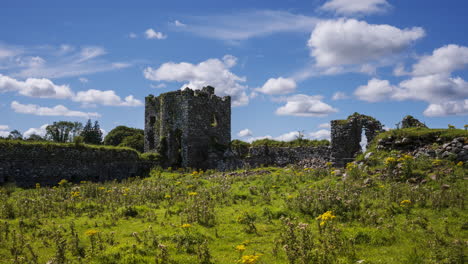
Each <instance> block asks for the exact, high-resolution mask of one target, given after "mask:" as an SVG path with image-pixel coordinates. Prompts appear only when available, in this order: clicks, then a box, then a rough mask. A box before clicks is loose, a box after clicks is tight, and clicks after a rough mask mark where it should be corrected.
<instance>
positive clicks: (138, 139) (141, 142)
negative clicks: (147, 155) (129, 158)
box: [118, 133, 145, 152]
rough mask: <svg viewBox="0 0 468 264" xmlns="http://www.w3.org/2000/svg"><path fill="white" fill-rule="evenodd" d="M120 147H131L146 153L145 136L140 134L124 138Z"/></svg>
mask: <svg viewBox="0 0 468 264" xmlns="http://www.w3.org/2000/svg"><path fill="white" fill-rule="evenodd" d="M118 146H119V147H129V148H133V149H136V150H138V151H139V152H144V151H145V149H144V148H145V136H144V135H142V134H140V133H138V134H134V135H131V136H128V137H124V139H123V140H122V143H120V144H119V145H118Z"/></svg>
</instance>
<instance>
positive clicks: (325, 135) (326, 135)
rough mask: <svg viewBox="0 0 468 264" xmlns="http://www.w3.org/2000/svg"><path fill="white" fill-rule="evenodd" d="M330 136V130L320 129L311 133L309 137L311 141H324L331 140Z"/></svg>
mask: <svg viewBox="0 0 468 264" xmlns="http://www.w3.org/2000/svg"><path fill="white" fill-rule="evenodd" d="M330 135H331V133H330V130H327V129H320V130H318V131H315V132H311V133H309V137H310V138H311V139H316V140H322V139H327V140H330Z"/></svg>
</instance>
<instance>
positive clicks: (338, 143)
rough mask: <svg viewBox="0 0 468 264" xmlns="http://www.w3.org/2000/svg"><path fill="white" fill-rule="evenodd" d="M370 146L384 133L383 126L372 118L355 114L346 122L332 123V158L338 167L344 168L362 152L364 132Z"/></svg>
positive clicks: (336, 121)
mask: <svg viewBox="0 0 468 264" xmlns="http://www.w3.org/2000/svg"><path fill="white" fill-rule="evenodd" d="M363 130H364V133H365V135H366V138H367V142H368V143H367V144H369V143H370V142H371V141H372V140H373V139H374V137H375V136H376V135H377V134H378V133H380V132H382V131H383V126H382V124H381V123H380V122H379V121H378V120H376V119H375V118H373V117H371V116H366V115H361V114H359V113H354V114H352V115H350V116H349V117H348V118H347V119H345V120H332V121H331V158H332V161H333V162H334V164H335V166H337V167H344V166H345V165H346V163H348V162H350V161H352V160H354V157H355V155H356V153H358V152H359V151H361V145H360V142H361V135H362V131H363Z"/></svg>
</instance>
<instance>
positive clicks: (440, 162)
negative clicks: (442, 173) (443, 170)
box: [432, 159, 442, 166]
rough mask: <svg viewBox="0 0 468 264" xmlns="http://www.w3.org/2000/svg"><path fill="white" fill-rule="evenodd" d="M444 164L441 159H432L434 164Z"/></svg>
mask: <svg viewBox="0 0 468 264" xmlns="http://www.w3.org/2000/svg"><path fill="white" fill-rule="evenodd" d="M441 164H442V160H440V159H435V160H433V161H432V165H434V166H440V165H441Z"/></svg>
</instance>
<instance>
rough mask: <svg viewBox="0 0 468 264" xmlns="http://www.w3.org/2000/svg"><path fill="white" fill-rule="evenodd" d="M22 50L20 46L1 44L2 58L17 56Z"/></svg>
mask: <svg viewBox="0 0 468 264" xmlns="http://www.w3.org/2000/svg"><path fill="white" fill-rule="evenodd" d="M22 52H23V51H22V50H21V49H20V48H16V47H10V46H6V45H2V44H0V60H2V59H6V58H12V57H15V56H16V55H18V54H21V53H22Z"/></svg>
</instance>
